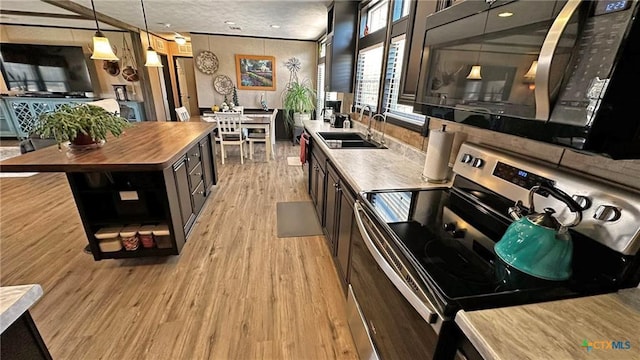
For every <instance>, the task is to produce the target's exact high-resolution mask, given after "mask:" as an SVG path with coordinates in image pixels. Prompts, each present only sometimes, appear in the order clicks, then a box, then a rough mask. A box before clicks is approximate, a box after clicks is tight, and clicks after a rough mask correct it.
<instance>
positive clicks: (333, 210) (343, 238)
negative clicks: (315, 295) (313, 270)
mask: <svg viewBox="0 0 640 360" xmlns="http://www.w3.org/2000/svg"><path fill="white" fill-rule="evenodd" d="M354 202H355V194H354V192H353V191H352V190H351V189H350V187H349V185H348V184H347V182H346V181H345V180H344V178H343V177H342V176H341V175H340V174H339V173H338V171H337V170H336V169H335V167H333V165H332V164H331V163H330V162H327V198H326V203H325V214H324V215H325V227H324V230H325V235H326V237H327V245H328V246H329V250H330V251H331V254H332V255H333V256H334V263H335V264H336V267H337V269H338V274H339V275H340V280H341V283H342V285H343V289H344V290H345V294H346V290H347V284H348V283H349V256H350V248H351V230H352V226H353V224H354V214H353V204H354Z"/></svg>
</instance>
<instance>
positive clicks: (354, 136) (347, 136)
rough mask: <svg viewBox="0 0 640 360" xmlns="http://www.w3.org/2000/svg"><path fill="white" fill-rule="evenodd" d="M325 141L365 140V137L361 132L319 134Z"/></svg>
mask: <svg viewBox="0 0 640 360" xmlns="http://www.w3.org/2000/svg"><path fill="white" fill-rule="evenodd" d="M318 135H320V137H321V138H323V139H324V140H364V139H365V135H364V134H362V133H359V132H319V133H318Z"/></svg>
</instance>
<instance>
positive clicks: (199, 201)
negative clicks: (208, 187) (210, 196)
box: [191, 181, 207, 214]
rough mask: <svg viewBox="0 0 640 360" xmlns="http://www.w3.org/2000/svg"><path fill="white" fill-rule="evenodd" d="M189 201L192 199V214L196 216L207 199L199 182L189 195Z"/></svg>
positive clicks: (201, 183) (202, 184) (202, 185)
mask: <svg viewBox="0 0 640 360" xmlns="http://www.w3.org/2000/svg"><path fill="white" fill-rule="evenodd" d="M191 199H193V213H194V214H198V213H199V212H200V209H202V205H204V201H205V200H206V199H207V195H206V194H205V193H204V182H203V181H201V182H200V184H198V186H197V187H196V189H195V190H193V192H192V193H191Z"/></svg>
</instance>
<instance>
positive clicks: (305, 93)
mask: <svg viewBox="0 0 640 360" xmlns="http://www.w3.org/2000/svg"><path fill="white" fill-rule="evenodd" d="M282 106H283V107H284V110H285V113H284V118H285V124H286V125H287V127H293V114H292V113H296V112H297V113H306V112H310V111H313V109H315V108H316V91H315V89H314V88H313V87H312V85H311V84H309V82H308V81H303V82H298V81H294V82H290V83H289V84H288V85H287V88H286V90H285V91H284V93H283V99H282Z"/></svg>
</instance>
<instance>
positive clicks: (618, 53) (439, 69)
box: [414, 0, 640, 159]
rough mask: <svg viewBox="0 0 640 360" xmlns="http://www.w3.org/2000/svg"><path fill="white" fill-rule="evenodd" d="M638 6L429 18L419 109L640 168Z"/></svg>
mask: <svg viewBox="0 0 640 360" xmlns="http://www.w3.org/2000/svg"><path fill="white" fill-rule="evenodd" d="M638 7H639V6H638V0H626V1H625V0H617V1H612V0H596V1H581V0H558V1H553V0H549V1H535V0H517V1H513V0H512V1H500V0H498V1H490V0H487V1H485V0H467V1H462V2H457V3H455V5H453V6H451V7H449V8H447V9H445V10H442V11H439V12H437V13H435V14H433V15H431V16H429V17H427V19H426V21H427V30H426V34H425V43H424V51H423V59H422V68H421V75H420V81H419V85H418V86H419V87H418V94H417V97H416V103H415V105H414V109H416V111H418V112H421V113H422V114H424V115H427V116H430V117H437V118H441V119H445V120H451V121H456V122H459V123H463V124H468V125H473V126H478V127H482V128H486V129H490V130H495V131H499V132H503V133H508V134H512V135H517V136H522V137H527V138H531V139H535V140H540V141H544V142H548V143H553V144H558V145H563V146H568V147H571V148H574V149H578V150H584V151H588V152H595V153H600V154H603V155H606V156H609V157H611V158H614V159H640V119H639V117H638V110H639V109H640V97H639V96H638V95H637V94H638V92H637V90H635V89H636V87H637V86H638V85H640V70H639V69H640V34H639V32H640V24H639V23H638V21H637V15H638Z"/></svg>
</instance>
